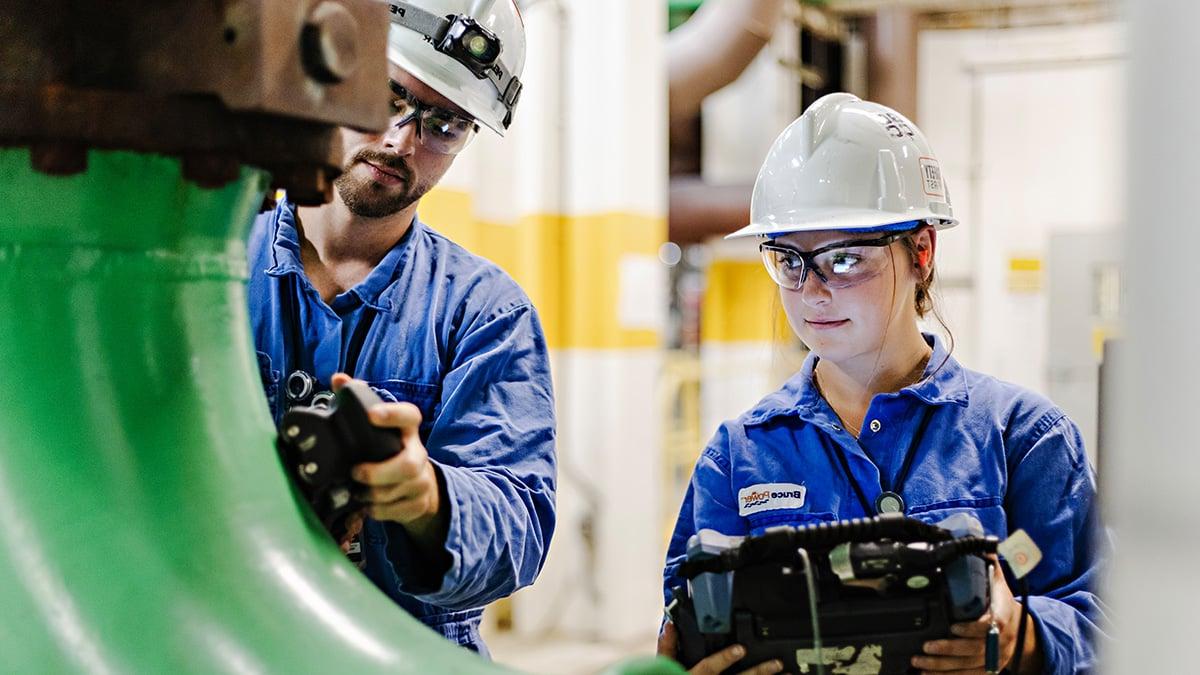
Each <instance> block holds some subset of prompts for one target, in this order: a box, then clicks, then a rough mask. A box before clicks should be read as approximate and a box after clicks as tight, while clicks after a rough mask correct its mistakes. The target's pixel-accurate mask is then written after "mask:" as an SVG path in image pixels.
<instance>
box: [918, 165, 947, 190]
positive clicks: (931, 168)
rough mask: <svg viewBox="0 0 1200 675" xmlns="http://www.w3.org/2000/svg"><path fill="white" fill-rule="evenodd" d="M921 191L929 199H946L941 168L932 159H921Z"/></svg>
mask: <svg viewBox="0 0 1200 675" xmlns="http://www.w3.org/2000/svg"><path fill="white" fill-rule="evenodd" d="M920 161H921V189H922V190H924V191H925V194H927V195H929V196H930V197H940V198H942V199H945V198H946V188H945V187H944V186H943V185H942V168H941V167H940V166H938V162H937V160H936V159H934V158H932V157H922V158H921V160H920Z"/></svg>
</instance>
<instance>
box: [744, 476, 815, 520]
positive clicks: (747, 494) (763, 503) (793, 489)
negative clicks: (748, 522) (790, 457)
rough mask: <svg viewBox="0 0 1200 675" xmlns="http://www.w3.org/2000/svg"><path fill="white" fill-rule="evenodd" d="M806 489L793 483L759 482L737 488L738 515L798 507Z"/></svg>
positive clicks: (802, 502)
mask: <svg viewBox="0 0 1200 675" xmlns="http://www.w3.org/2000/svg"><path fill="white" fill-rule="evenodd" d="M806 492H807V489H806V488H805V487H804V486H803V485H796V484H795V483H759V484H758V485H751V486H748V487H744V488H742V489H741V490H738V515H739V516H748V515H750V514H752V513H758V512H759V511H774V510H777V509H798V508H800V507H802V506H804V494H805V493H806Z"/></svg>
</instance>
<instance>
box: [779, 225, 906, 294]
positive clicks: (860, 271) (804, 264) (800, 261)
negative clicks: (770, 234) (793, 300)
mask: <svg viewBox="0 0 1200 675" xmlns="http://www.w3.org/2000/svg"><path fill="white" fill-rule="evenodd" d="M910 234H912V232H897V233H895V234H889V235H887V236H884V237H879V238H878V239H859V240H852V241H840V242H837V243H834V244H829V245H828V246H822V247H821V248H818V249H816V250H814V251H801V250H798V249H795V248H792V247H790V246H783V245H781V244H776V243H774V241H773V240H772V241H767V242H763V243H762V244H759V247H758V250H759V251H760V252H761V253H762V259H763V263H764V264H765V265H766V266H767V273H768V274H770V275H771V278H772V279H774V280H775V283H777V284H779V285H780V286H782V287H784V288H786V289H788V290H791V291H796V290H799V289H800V287H801V286H803V285H804V280H805V279H807V278H808V273H809V271H812V273H813V274H816V275H817V278H818V279H820V280H821V281H823V282H824V283H825V285H826V286H828V287H830V288H838V289H841V288H850V287H851V286H857V285H858V284H861V283H862V282H864V281H867V280H868V279H871V278H872V277H874V276H875V275H877V274H879V273H880V272H881V271H883V270H884V269H886V267H887V265H888V261H889V258H890V256H889V254H888V251H887V248H886V247H887V246H888V245H889V244H891V243H892V242H893V241H896V240H897V239H902V238H904V237H907V236H909V235H910Z"/></svg>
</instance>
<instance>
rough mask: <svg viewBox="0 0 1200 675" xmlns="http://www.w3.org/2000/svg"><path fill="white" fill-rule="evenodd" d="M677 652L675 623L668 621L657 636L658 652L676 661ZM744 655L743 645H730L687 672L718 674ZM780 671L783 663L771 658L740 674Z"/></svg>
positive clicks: (772, 674)
mask: <svg viewBox="0 0 1200 675" xmlns="http://www.w3.org/2000/svg"><path fill="white" fill-rule="evenodd" d="M678 653H679V633H678V631H676V630H675V624H673V623H671V622H670V621H668V622H667V623H666V625H665V626H663V631H662V633H661V634H660V635H659V636H658V654H659V655H660V656H666V657H667V658H671V659H675V660H676V661H678V660H679V657H678V656H677V655H678ZM745 655H746V648H745V647H743V646H741V645H731V646H729V647H726V648H725V649H722V650H721V651H719V652H717V653H716V654H712V655H709V656H706V657H705V658H704V659H702V660H701V661H700V663H697V664H696V665H694V666H692V669H691V670H689V671H688V673H690V674H691V675H720V673H723V672H725V669H726V668H728V667H729V666H732V665H733V664H735V663H737V662H738V661H739V660H740V659H741V658H742V657H743V656H745ZM782 671H783V664H782V663H780V662H779V661H778V660H772V661H767V662H766V663H760V664H759V665H757V666H754V667H753V668H750V669H748V670H743V671H742V672H741V673H740V675H775V673H779V672H782Z"/></svg>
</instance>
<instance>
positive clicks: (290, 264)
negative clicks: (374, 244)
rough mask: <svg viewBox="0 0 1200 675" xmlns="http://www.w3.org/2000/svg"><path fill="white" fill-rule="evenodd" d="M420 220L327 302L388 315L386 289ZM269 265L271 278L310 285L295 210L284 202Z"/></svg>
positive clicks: (390, 306)
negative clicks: (352, 284) (370, 267)
mask: <svg viewBox="0 0 1200 675" xmlns="http://www.w3.org/2000/svg"><path fill="white" fill-rule="evenodd" d="M423 227H424V225H422V224H421V221H420V219H418V218H416V217H415V216H414V217H413V222H412V225H411V226H410V227H409V228H408V231H406V232H405V233H404V236H403V237H401V238H400V241H398V242H396V245H395V246H393V247H392V249H391V250H390V251H388V252H387V255H385V256H384V257H383V259H382V260H380V261H379V264H378V265H376V266H375V269H373V270H371V273H370V274H368V275H367V278H366V279H363V280H362V281H361V282H359V284H358V285H357V286H355V287H354V288H351V289H350V290H348V291H346V292H344V293H341V294H339V295H338V296H337V297H336V298H334V299H333V302H332V303H331V304H332V305H333V307H334V309H337V308H338V306H339V305H342V304H351V303H353V302H354V301H355V300H357V301H358V302H361V303H363V304H364V305H366V306H368V307H370V308H372V309H374V310H376V311H379V312H391V311H392V310H393V307H394V303H393V302H392V299H391V297H390V296H391V294H390V293H388V290H389V287H391V286H392V285H393V283H394V282H395V279H396V271H397V270H398V269H399V268H400V267H401V266H402V265H403V264H404V261H405V259H406V258H407V257H408V251H409V248H410V246H409V245H408V243H409V242H410V241H412V239H413V233H414V231H416V230H418V229H420V228H423ZM271 262H272V265H271V267H270V268H268V269H267V270H266V273H267V274H268V275H270V276H273V277H282V276H286V275H289V274H294V275H296V276H298V277H299V278H300V279H301V280H302V281H303V283H304V284H306V285H309V286H311V284H310V282H309V281H308V277H306V276H305V275H304V264H303V262H301V259H300V232H299V229H298V228H297V227H296V210H295V206H294V205H293V204H291V203H290V202H287V201H281V202H280V203H279V205H278V206H277V207H276V220H275V236H274V238H273V240H272V246H271Z"/></svg>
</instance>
